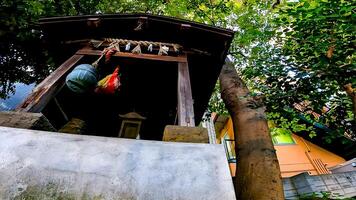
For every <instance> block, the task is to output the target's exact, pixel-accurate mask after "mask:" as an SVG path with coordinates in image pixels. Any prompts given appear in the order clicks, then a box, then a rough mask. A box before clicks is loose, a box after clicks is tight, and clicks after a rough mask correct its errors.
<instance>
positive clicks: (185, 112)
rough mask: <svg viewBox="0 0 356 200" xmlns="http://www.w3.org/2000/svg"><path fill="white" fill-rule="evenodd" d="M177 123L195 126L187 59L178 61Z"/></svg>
mask: <svg viewBox="0 0 356 200" xmlns="http://www.w3.org/2000/svg"><path fill="white" fill-rule="evenodd" d="M177 93H178V94H177V95H178V111H177V113H178V125H180V126H191V127H193V126H195V121H194V107H193V98H192V89H191V85H190V77H189V67H188V61H187V60H186V61H185V62H178V89H177Z"/></svg>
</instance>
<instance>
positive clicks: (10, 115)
mask: <svg viewBox="0 0 356 200" xmlns="http://www.w3.org/2000/svg"><path fill="white" fill-rule="evenodd" d="M0 126H7V127H13V128H24V129H33V130H43V131H56V129H55V128H54V127H53V126H52V124H51V123H50V122H49V121H48V119H47V118H46V117H45V116H44V115H43V114H42V113H28V112H11V111H9V112H0Z"/></svg>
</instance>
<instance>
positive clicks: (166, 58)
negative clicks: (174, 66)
mask: <svg viewBox="0 0 356 200" xmlns="http://www.w3.org/2000/svg"><path fill="white" fill-rule="evenodd" d="M76 54H78V55H91V56H100V55H101V51H100V50H91V49H81V50H79V51H77V53H76ZM113 56H116V57H124V58H137V59H146V60H157V61H166V62H185V61H186V58H185V57H183V56H177V57H175V56H159V55H154V54H135V53H128V52H116V53H115V54H114V55H113Z"/></svg>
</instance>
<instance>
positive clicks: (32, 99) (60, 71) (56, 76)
mask: <svg viewBox="0 0 356 200" xmlns="http://www.w3.org/2000/svg"><path fill="white" fill-rule="evenodd" d="M81 58H83V55H73V56H72V57H70V58H69V59H68V60H66V61H65V62H64V63H63V64H62V65H61V66H59V67H58V68H57V69H56V70H55V71H54V72H52V73H51V74H50V75H49V76H48V77H47V78H46V79H45V80H43V81H42V82H41V83H40V84H38V85H37V86H36V88H35V89H34V90H33V91H32V93H31V94H30V95H28V96H27V98H26V99H25V101H24V102H22V103H21V104H20V105H19V106H18V107H17V108H16V111H21V112H41V111H42V110H43V108H44V107H45V106H46V105H47V103H48V102H49V101H50V100H51V99H52V98H53V97H54V96H55V95H56V93H57V91H58V90H59V88H61V87H62V86H63V85H64V79H65V76H66V75H67V74H68V73H69V72H70V71H71V70H72V68H73V67H74V66H75V64H76V63H77V62H78V61H79V60H80V59H81Z"/></svg>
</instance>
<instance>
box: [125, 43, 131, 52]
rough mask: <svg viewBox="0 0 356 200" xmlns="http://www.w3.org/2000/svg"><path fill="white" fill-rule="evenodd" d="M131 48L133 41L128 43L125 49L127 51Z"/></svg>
mask: <svg viewBox="0 0 356 200" xmlns="http://www.w3.org/2000/svg"><path fill="white" fill-rule="evenodd" d="M130 48H131V43H130V42H129V43H127V44H126V46H125V50H126V51H130Z"/></svg>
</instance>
